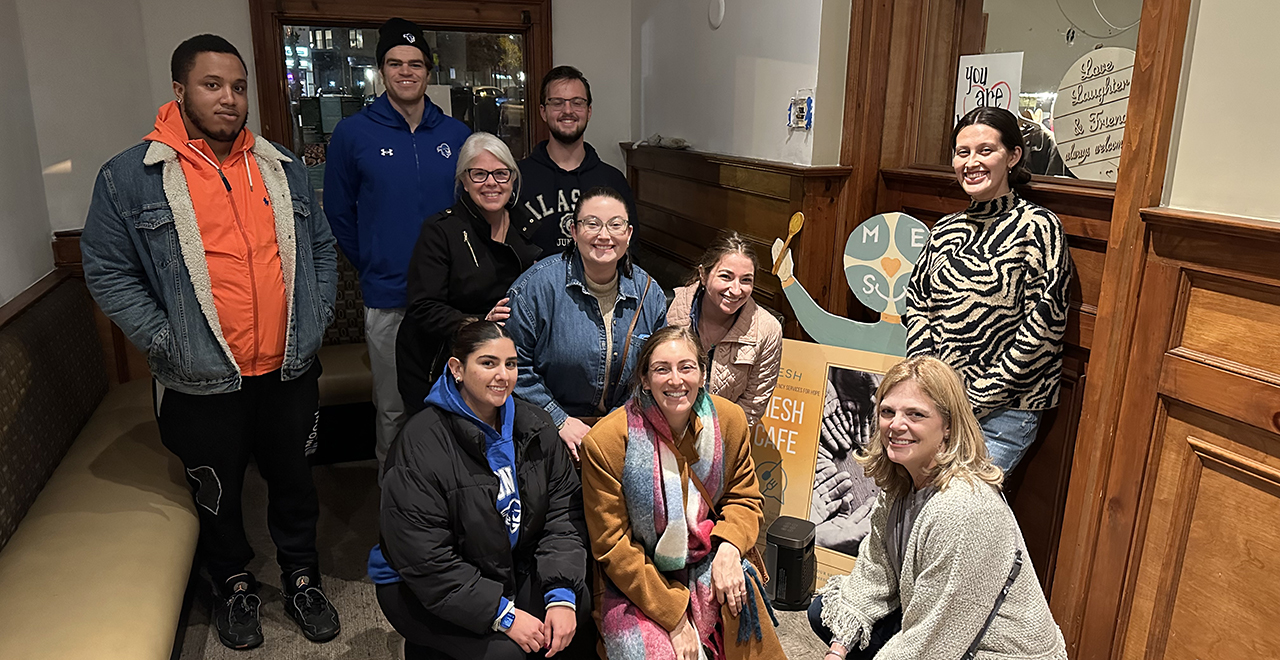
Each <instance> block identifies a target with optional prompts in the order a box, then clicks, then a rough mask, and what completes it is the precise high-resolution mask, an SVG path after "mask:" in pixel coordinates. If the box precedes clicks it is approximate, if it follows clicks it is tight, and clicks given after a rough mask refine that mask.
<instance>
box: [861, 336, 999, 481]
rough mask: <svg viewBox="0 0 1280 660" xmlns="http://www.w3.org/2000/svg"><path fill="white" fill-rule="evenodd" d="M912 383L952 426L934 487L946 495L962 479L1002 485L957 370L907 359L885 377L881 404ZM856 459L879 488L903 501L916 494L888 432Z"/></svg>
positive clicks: (940, 455)
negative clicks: (888, 445)
mask: <svg viewBox="0 0 1280 660" xmlns="http://www.w3.org/2000/svg"><path fill="white" fill-rule="evenodd" d="M908 380H910V381H913V382H915V384H916V386H917V387H919V388H920V390H921V391H922V392H924V394H925V395H927V396H928V397H929V399H930V400H931V401H932V402H933V404H934V405H935V406H937V408H938V412H939V413H941V414H942V417H943V419H944V420H945V422H946V423H947V424H948V425H950V431H949V441H948V442H946V443H945V444H944V446H943V448H942V451H940V452H939V453H938V454H937V456H935V457H934V465H933V467H932V468H930V469H929V470H930V473H931V475H932V481H933V484H934V485H935V486H937V487H938V489H939V490H944V489H946V487H947V486H948V485H950V483H951V480H952V479H954V478H956V477H960V478H962V479H967V480H969V481H984V482H986V483H989V484H991V485H992V486H997V487H998V486H1000V484H1001V483H1003V481H1004V473H1003V472H1002V471H1001V470H1000V468H998V467H996V466H995V465H992V463H991V455H990V454H988V453H987V445H986V441H985V440H984V439H983V436H982V426H981V425H979V424H978V420H977V419H976V418H975V417H974V416H973V408H972V407H971V406H970V405H969V397H968V394H967V393H966V392H965V389H964V386H963V385H961V384H960V380H959V378H957V377H956V373H955V371H953V370H952V369H951V367H949V366H947V364H946V363H945V362H943V361H941V360H938V359H936V358H932V357H928V356H922V357H917V358H912V359H909V360H903V361H902V362H899V363H898V364H897V365H895V366H894V367H893V368H892V369H890V370H889V372H888V373H886V374H885V375H884V380H883V381H881V382H880V387H879V389H878V390H877V393H876V400H877V401H879V400H880V398H881V396H882V395H883V393H886V392H889V391H891V390H892V389H893V388H894V387H896V386H897V385H898V384H899V383H902V382H904V381H908ZM957 413H959V414H957ZM854 459H855V460H857V461H858V462H859V463H861V464H862V466H863V469H864V470H865V471H866V474H867V476H868V477H871V478H872V479H874V480H875V482H876V485H877V486H879V487H880V488H882V489H883V490H886V491H888V492H889V493H890V494H891V495H894V496H897V497H901V496H904V495H908V494H910V493H911V491H912V489H913V488H912V477H911V473H910V472H909V471H908V470H907V468H905V467H903V466H902V465H900V464H898V463H895V462H893V460H892V459H891V458H889V454H888V452H887V451H886V448H885V442H884V436H883V434H882V433H876V434H875V437H873V438H872V439H871V442H869V443H868V444H867V447H866V449H865V451H863V452H859V453H858V454H855V455H854Z"/></svg>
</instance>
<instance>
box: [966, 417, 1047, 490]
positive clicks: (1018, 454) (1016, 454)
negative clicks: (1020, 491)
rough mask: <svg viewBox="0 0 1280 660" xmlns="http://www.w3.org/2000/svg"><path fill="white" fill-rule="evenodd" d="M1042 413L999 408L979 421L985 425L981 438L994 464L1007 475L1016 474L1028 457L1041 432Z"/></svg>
mask: <svg viewBox="0 0 1280 660" xmlns="http://www.w3.org/2000/svg"><path fill="white" fill-rule="evenodd" d="M1041 412H1042V411H1039V410H1011V409H1009V408H997V409H996V410H993V411H991V412H989V413H987V414H986V416H985V417H983V418H982V419H979V420H978V423H979V424H980V425H982V435H983V436H984V437H985V438H986V441H987V453H989V454H991V462H992V463H995V464H996V465H998V466H999V467H1000V469H1002V470H1004V473H1005V474H1009V473H1010V472H1013V468H1015V467H1017V466H1018V462H1019V461H1021V460H1022V457H1023V456H1026V454H1027V450H1028V449H1030V448H1031V443H1032V442H1035V440H1036V431H1038V430H1039V429H1040V414H1041Z"/></svg>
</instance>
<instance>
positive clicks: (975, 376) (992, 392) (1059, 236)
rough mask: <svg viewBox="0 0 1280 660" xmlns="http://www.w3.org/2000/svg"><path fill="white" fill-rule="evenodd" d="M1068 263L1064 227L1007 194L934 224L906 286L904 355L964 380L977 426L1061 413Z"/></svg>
mask: <svg viewBox="0 0 1280 660" xmlns="http://www.w3.org/2000/svg"><path fill="white" fill-rule="evenodd" d="M1071 275H1072V265H1071V255H1070V253H1069V252H1068V251H1067V243H1066V233H1065V232H1064V231H1063V229H1062V223H1061V222H1060V221H1059V220H1058V217H1057V216H1055V215H1054V214H1053V213H1052V212H1051V211H1049V210H1048V209H1046V208H1044V207H1041V206H1038V205H1036V204H1032V203H1031V202H1028V201H1027V200H1025V199H1022V198H1021V197H1019V196H1018V194H1017V193H1016V192H1010V193H1009V194H1007V195H1004V196H1003V197H998V198H996V199H993V200H991V201H987V202H973V203H972V204H970V205H969V208H968V209H965V210H964V211H961V212H960V213H953V214H951V215H949V216H947V217H945V218H943V219H941V220H939V221H938V223H937V224H936V225H934V227H933V231H932V232H931V233H930V235H929V242H928V244H927V245H926V246H925V249H924V252H923V254H921V255H920V261H919V263H917V264H916V267H915V270H914V272H912V274H911V282H910V284H908V286H907V313H906V319H905V320H906V326H907V355H908V356H915V355H922V354H931V355H935V356H937V357H938V358H940V359H941V360H942V361H944V362H946V363H947V364H949V365H951V366H952V368H954V369H955V370H956V371H957V372H959V373H960V376H961V378H962V379H963V380H964V382H965V385H966V387H967V389H968V393H969V401H970V403H972V404H973V407H974V412H975V413H977V415H978V416H979V417H981V416H983V415H985V414H987V413H989V412H991V411H993V410H996V409H999V408H1012V409H1016V410H1045V409H1047V408H1053V407H1054V406H1056V405H1058V380H1059V375H1060V373H1061V371H1062V335H1063V333H1064V332H1065V331H1066V326H1067V306H1068V304H1069V303H1070V299H1071V296H1070V291H1069V288H1068V287H1069V285H1070V283H1071Z"/></svg>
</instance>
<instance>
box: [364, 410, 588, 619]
mask: <svg viewBox="0 0 1280 660" xmlns="http://www.w3.org/2000/svg"><path fill="white" fill-rule="evenodd" d="M515 411H516V412H515V423H514V430H513V435H514V442H515V452H516V474H517V477H516V481H517V485H518V488H519V492H520V506H521V515H520V537H519V540H518V541H517V542H516V547H515V548H512V547H511V542H510V540H509V537H508V536H507V531H506V525H505V523H504V521H503V518H502V516H501V515H500V514H499V513H498V510H497V508H496V506H495V504H494V502H495V501H496V500H497V496H498V478H497V477H496V476H494V474H493V472H492V471H491V470H490V469H489V462H488V460H487V459H486V458H485V454H484V446H483V443H484V436H483V435H482V434H481V433H480V430H479V429H478V428H476V426H475V424H474V423H472V422H470V421H469V420H466V419H464V418H462V417H459V416H457V415H454V414H453V413H449V412H445V411H443V410H441V409H439V408H437V407H435V406H433V405H428V406H427V408H426V409H425V410H423V411H422V412H420V413H418V414H417V415H414V416H413V418H412V419H410V420H409V423H408V424H406V425H405V427H404V430H403V431H401V433H400V435H399V437H397V438H396V440H395V442H394V443H393V444H392V445H391V451H390V454H389V455H388V456H387V463H386V467H385V472H384V473H383V476H382V512H381V519H380V522H381V527H382V552H383V555H384V556H385V557H386V559H387V563H388V564H390V565H391V567H392V568H394V569H395V570H396V571H397V572H398V573H399V574H400V577H401V579H403V580H404V581H405V583H406V584H408V585H409V588H410V589H412V590H413V593H414V595H416V596H417V597H418V600H420V601H421V602H422V605H423V607H425V608H426V609H427V611H428V612H430V613H431V614H433V615H435V616H437V617H439V618H440V619H443V620H445V621H448V622H449V623H452V624H454V625H457V626H460V627H462V628H465V629H467V630H470V631H472V632H475V633H477V634H482V633H484V632H486V631H488V630H489V629H490V626H491V625H492V624H493V617H494V615H495V614H496V613H497V609H498V602H499V600H500V598H501V597H502V596H506V597H507V598H509V599H511V600H515V587H516V575H517V574H521V575H524V574H528V573H534V574H536V575H537V576H538V578H539V580H540V586H541V588H542V590H543V592H546V591H550V590H551V589H555V588H559V587H567V588H570V589H573V590H574V593H575V594H577V597H578V606H579V607H582V606H583V605H584V604H585V603H586V602H587V601H586V600H585V599H586V598H587V597H588V595H589V594H588V592H587V589H586V587H585V586H584V585H585V581H586V580H585V576H584V572H585V570H586V565H587V550H586V547H587V530H586V523H585V522H584V521H583V516H582V485H581V483H580V482H579V481H578V475H577V473H576V472H575V471H574V469H573V463H572V462H571V460H570V458H569V451H568V450H567V449H566V448H565V445H564V442H563V441H561V440H560V436H559V433H558V432H557V431H556V427H555V425H554V424H552V423H551V417H550V416H549V415H548V414H547V413H546V411H544V410H542V409H541V408H538V407H537V406H535V405H533V404H531V403H527V402H525V401H521V400H520V399H516V400H515Z"/></svg>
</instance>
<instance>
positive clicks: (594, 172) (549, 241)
mask: <svg viewBox="0 0 1280 660" xmlns="http://www.w3.org/2000/svg"><path fill="white" fill-rule="evenodd" d="M582 146H583V147H585V148H586V151H587V155H586V156H585V157H584V158H583V159H582V164H581V165H579V166H578V167H577V168H576V169H574V170H573V171H568V170H562V169H560V166H559V165H556V162H555V161H554V160H551V156H550V155H548V154H547V142H546V141H545V140H543V141H542V142H539V143H538V146H536V147H534V148H533V153H531V154H529V157H528V158H525V159H524V160H522V161H520V198H519V201H518V202H517V204H516V205H517V206H518V207H520V208H521V209H522V210H523V211H524V212H525V213H527V214H528V215H529V217H531V218H537V219H539V220H541V221H542V226H541V227H539V228H538V231H537V233H535V234H534V236H533V242H534V243H535V244H536V245H537V246H538V247H540V248H542V250H543V253H544V254H548V255H550V254H553V253H555V252H561V251H563V250H564V248H565V246H566V245H568V244H569V242H570V241H572V240H573V239H572V238H570V235H569V223H570V222H571V221H572V220H573V207H574V205H575V204H577V202H578V198H579V197H581V196H582V193H584V192H586V191H588V190H590V189H592V188H594V187H596V186H607V187H609V188H613V189H614V190H617V191H618V192H620V193H622V197H623V198H624V199H626V200H627V217H628V218H630V220H631V224H632V225H636V224H637V223H636V203H635V199H634V198H633V197H632V196H631V186H629V185H627V177H625V176H623V175H622V172H619V171H618V169H617V168H615V167H613V166H612V165H610V164H608V163H606V162H604V161H602V160H600V155H599V154H597V153H596V150H595V148H593V147H592V146H591V145H590V144H587V143H585V142H584V143H583V145H582Z"/></svg>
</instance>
